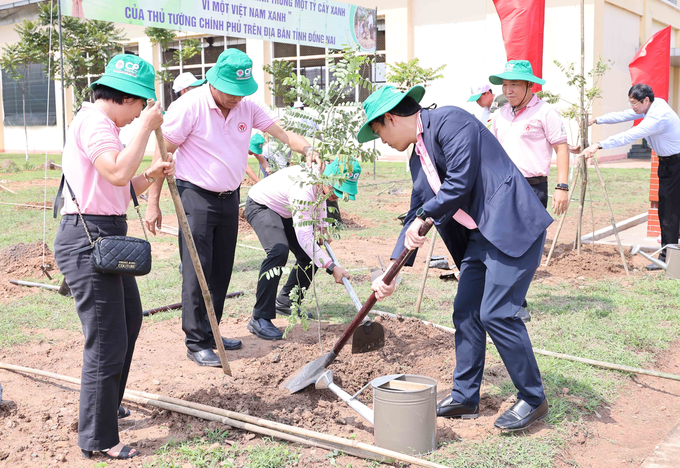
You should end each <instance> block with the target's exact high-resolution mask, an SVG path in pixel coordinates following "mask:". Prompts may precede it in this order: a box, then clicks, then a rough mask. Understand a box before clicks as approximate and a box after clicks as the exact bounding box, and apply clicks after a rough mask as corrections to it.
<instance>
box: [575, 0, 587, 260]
mask: <svg viewBox="0 0 680 468" xmlns="http://www.w3.org/2000/svg"><path fill="white" fill-rule="evenodd" d="M585 61H586V46H585V0H581V77H583V80H584V81H582V82H581V93H580V94H581V95H580V100H581V103H580V104H581V109H580V113H579V114H580V115H579V118H580V120H581V122H580V127H581V148H587V146H588V145H587V140H588V122H587V120H586V119H587V116H586V112H585V91H586V90H585V88H586V84H585V76H586V70H585V68H586V66H585V63H586V62H585ZM582 158H583V156H582ZM581 171H583V172H581V193H580V197H579V204H578V219H577V225H576V239H575V241H574V247H575V248H576V251H577V253H578V254H579V255H581V235H582V231H583V205H584V203H585V200H586V191H587V189H588V166H587V165H586V164H585V161H583V164H581Z"/></svg>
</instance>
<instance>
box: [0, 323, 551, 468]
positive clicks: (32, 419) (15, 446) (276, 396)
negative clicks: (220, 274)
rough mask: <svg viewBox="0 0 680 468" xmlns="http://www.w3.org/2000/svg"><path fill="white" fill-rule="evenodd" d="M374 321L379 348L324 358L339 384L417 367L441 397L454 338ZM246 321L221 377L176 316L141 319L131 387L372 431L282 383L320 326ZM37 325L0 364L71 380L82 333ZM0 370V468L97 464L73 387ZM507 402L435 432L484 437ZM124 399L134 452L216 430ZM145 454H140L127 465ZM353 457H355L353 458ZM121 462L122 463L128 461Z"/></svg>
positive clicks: (330, 428)
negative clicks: (35, 340) (80, 443)
mask: <svg viewBox="0 0 680 468" xmlns="http://www.w3.org/2000/svg"><path fill="white" fill-rule="evenodd" d="M378 320H379V321H380V322H381V323H382V324H383V326H384V327H385V330H386V345H385V347H384V348H383V349H381V350H379V351H377V352H373V353H367V354H359V355H352V354H351V353H350V352H349V347H347V348H346V349H345V350H343V352H342V353H341V354H340V356H339V357H338V359H337V360H336V361H335V362H334V363H333V364H332V366H331V368H332V369H333V371H334V377H335V382H336V383H337V384H338V385H340V386H341V387H342V388H343V389H344V390H346V391H347V392H349V393H354V392H356V391H357V390H359V389H360V388H361V387H362V386H363V385H364V384H366V383H368V382H369V381H370V380H372V379H373V378H376V377H379V376H383V375H387V374H393V373H415V374H420V375H428V376H431V377H433V378H435V379H437V380H438V382H439V384H438V398H443V397H445V396H446V395H447V394H448V392H449V391H450V376H451V372H452V370H453V366H454V365H455V358H454V343H453V336H452V335H451V334H449V333H446V332H443V331H441V330H438V329H436V328H433V327H431V326H426V325H424V324H423V323H422V322H420V321H419V320H415V319H405V320H400V319H383V318H379V319H378ZM246 323H247V322H246V319H233V318H230V319H227V320H226V321H225V322H223V324H222V326H221V329H222V330H223V333H224V334H225V336H230V337H237V338H239V339H241V340H243V342H244V346H243V348H242V349H241V350H239V351H234V352H229V353H228V354H229V358H230V359H231V362H230V366H231V368H232V372H233V375H234V377H226V376H224V375H223V374H222V373H221V372H220V371H219V370H216V369H209V368H201V367H198V366H196V365H195V364H193V363H191V362H190V361H189V360H188V359H187V358H186V357H185V356H184V353H185V348H184V346H183V340H182V332H181V324H180V320H179V319H172V320H171V321H169V322H164V323H155V324H145V325H144V326H143V328H142V333H141V335H140V338H139V341H138V345H137V349H136V352H135V358H134V360H133V365H132V371H131V375H130V380H129V383H128V387H129V388H132V389H136V390H144V391H148V392H152V393H158V394H163V395H170V396H174V397H178V398H184V399H187V400H190V401H196V402H200V403H204V404H208V405H212V406H217V407H221V408H227V409H230V410H233V411H238V412H242V413H247V414H250V415H254V416H259V417H263V418H267V419H271V420H274V421H279V422H282V423H285V424H292V425H296V426H300V427H304V428H307V429H313V430H316V431H320V432H327V433H331V434H335V435H338V436H342V437H349V438H352V439H354V438H356V440H359V441H362V442H367V443H373V428H372V427H371V426H370V425H369V424H367V423H365V422H364V421H363V420H362V419H361V418H360V417H359V416H358V415H357V414H356V413H355V412H354V411H353V410H351V409H349V407H347V406H345V405H344V404H342V403H341V402H339V401H338V399H337V398H336V397H335V395H334V394H332V393H331V392H330V391H316V390H314V389H313V388H308V389H306V390H304V391H302V392H300V393H297V394H294V395H290V394H289V392H288V391H287V390H285V389H282V388H281V387H282V384H283V383H284V382H285V381H286V380H287V379H288V378H289V377H291V376H292V375H294V374H295V373H296V372H297V371H298V370H299V368H300V367H301V366H302V365H303V364H304V363H307V362H309V361H311V360H313V359H315V358H317V357H319V356H320V350H319V345H318V342H317V330H318V328H317V326H316V323H314V324H312V326H311V327H310V330H309V331H307V332H303V331H302V329H301V327H296V328H295V329H294V330H293V332H292V333H291V334H290V335H289V337H288V338H287V339H286V340H285V341H283V342H274V343H272V342H267V341H263V340H259V339H257V338H255V337H254V336H253V335H251V334H249V333H248V332H247V331H246V328H245V325H246ZM275 323H277V325H279V326H281V325H283V324H284V321H283V320H281V319H277V320H276V322H275ZM342 329H343V326H339V325H331V324H327V323H322V330H321V336H322V340H323V343H324V352H328V351H329V350H330V348H331V347H332V346H333V344H334V342H335V341H336V340H337V337H338V336H339V334H340V333H341V331H342ZM35 333H41V334H42V335H43V336H44V337H45V339H44V340H43V341H41V342H40V343H39V344H38V345H30V346H17V347H14V348H12V349H6V350H4V351H2V352H0V360H2V362H8V363H16V364H20V365H23V366H26V367H33V368H39V369H46V370H49V371H51V372H55V373H59V374H62V375H68V376H72V377H79V375H78V374H79V369H80V366H81V359H82V358H81V352H82V347H83V339H82V336H81V335H80V334H79V333H73V332H66V331H47V330H39V331H38V330H36V331H35ZM432 349H437V357H433V354H432ZM488 366H489V369H488V372H487V380H486V382H492V383H494V384H497V383H498V381H499V380H505V379H507V374H506V373H505V371H504V369H503V366H502V364H500V363H494V361H493V359H490V361H489V363H488ZM0 376H1V377H0V379H1V381H2V384H3V387H4V392H5V396H4V398H5V401H4V402H3V403H2V406H0V418H1V419H0V421H1V422H2V424H0V437H1V438H2V440H3V444H2V447H0V460H4V461H0V466H39V465H40V466H44V465H45V464H48V463H49V464H52V463H55V462H54V460H60V462H57V463H58V464H59V466H68V467H76V466H92V463H93V462H83V461H82V460H81V459H80V454H79V452H78V450H77V448H76V446H75V444H76V441H77V433H76V428H77V413H78V393H77V391H76V390H75V386H73V385H70V384H65V383H60V382H55V381H52V380H50V379H43V378H38V377H30V376H25V375H21V374H15V373H11V372H7V371H0ZM482 392H483V393H484V387H483V389H482ZM360 400H361V401H363V402H365V403H370V400H371V398H370V391H367V392H365V393H364V394H362V396H361V397H360ZM510 400H512V398H511V399H510ZM510 400H509V401H507V402H504V401H502V400H500V399H499V398H494V397H488V396H487V397H483V399H482V404H481V413H482V416H481V417H480V418H479V419H477V420H476V421H474V422H467V423H462V422H460V421H448V420H439V421H438V431H439V438H440V440H441V441H442V442H451V441H455V440H458V439H461V438H462V439H469V438H482V437H484V436H485V434H486V433H487V432H489V431H492V430H493V421H494V420H495V418H496V417H498V415H499V412H500V411H504V410H505V409H506V408H507V407H508V406H509V405H510V404H511V401H510ZM129 406H130V407H131V409H132V417H131V418H128V419H126V420H123V421H121V422H120V428H121V431H122V436H121V437H122V440H123V441H124V442H126V443H131V444H133V445H134V446H136V447H138V448H140V449H141V450H142V452H143V455H144V456H145V457H146V456H150V454H151V453H152V452H153V450H155V449H157V448H158V447H159V446H160V445H162V444H163V443H165V442H167V441H168V440H169V439H170V438H174V439H178V438H179V439H185V438H189V437H195V436H200V435H201V434H202V431H203V429H204V428H207V427H209V428H215V427H219V426H218V425H217V424H216V423H208V422H205V421H201V420H198V419H196V418H193V417H190V416H186V415H181V414H177V413H169V412H165V411H161V412H159V411H154V410H153V409H150V408H142V407H137V406H135V405H129ZM545 430H549V428H548V426H547V425H545V424H543V423H540V424H536V425H535V427H534V428H532V430H531V431H530V434H536V433H539V432H541V431H545ZM251 438H252V436H250V435H248V434H246V433H245V432H241V431H238V430H234V431H233V433H232V434H231V436H230V439H232V440H234V441H240V442H242V443H249V441H250V440H251ZM257 442H258V441H257V440H255V441H253V442H252V443H257ZM302 452H303V454H304V455H303V463H302V465H301V466H319V467H321V466H328V465H327V464H328V460H322V461H314V460H313V459H314V458H315V456H314V454H313V453H312V450H310V449H308V448H304V449H302ZM315 452H317V453H318V452H319V450H318V449H317V450H316V451H315ZM321 458H323V457H321ZM348 460H349V459H348ZM95 461H96V460H95ZM143 461H144V459H143V458H141V459H140V458H137V459H136V460H135V462H134V463H132V465H134V466H137V465H139V463H140V462H143ZM3 463H4V465H3ZM353 463H355V464H356V460H355V461H353ZM118 465H121V466H126V465H125V464H124V462H121V463H117V466H118ZM343 466H344V465H343ZM355 466H356V465H355ZM359 466H361V465H359Z"/></svg>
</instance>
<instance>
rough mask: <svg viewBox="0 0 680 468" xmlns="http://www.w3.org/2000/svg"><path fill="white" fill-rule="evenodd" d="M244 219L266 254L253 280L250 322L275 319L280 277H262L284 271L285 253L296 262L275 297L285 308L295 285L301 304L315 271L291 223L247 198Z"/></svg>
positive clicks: (290, 220) (286, 256)
mask: <svg viewBox="0 0 680 468" xmlns="http://www.w3.org/2000/svg"><path fill="white" fill-rule="evenodd" d="M244 215H245V217H246V220H247V221H248V222H249V223H250V225H251V226H252V227H253V229H254V230H255V234H257V237H258V239H260V243H261V244H262V247H263V248H264V250H265V252H267V258H265V259H264V261H263V262H262V266H261V267H260V276H259V278H258V280H257V294H256V296H255V307H253V318H256V319H260V318H263V319H269V320H271V319H273V318H275V317H276V291H277V290H278V287H279V281H280V279H281V275H270V277H269V278H267V275H266V273H267V272H268V271H269V270H271V269H272V268H276V267H284V266H285V265H286V262H287V261H288V251H291V252H293V255H295V258H296V260H297V261H296V262H295V268H293V270H292V271H291V272H290V275H289V276H288V281H286V284H285V286H284V287H283V289H281V294H279V296H280V300H281V301H282V302H284V303H285V304H286V305H288V304H290V298H289V295H290V292H291V291H292V290H293V288H294V287H295V286H296V285H298V286H299V287H300V295H299V299H298V300H302V289H303V288H304V289H306V288H308V287H309V285H310V284H311V282H312V276H313V275H314V273H316V267H315V266H313V265H312V260H311V259H310V258H309V255H307V253H306V252H305V251H304V249H303V248H302V247H301V246H300V243H299V242H298V240H297V236H296V235H295V227H294V226H293V220H292V219H290V218H282V217H281V216H280V215H279V214H278V213H276V212H275V211H274V210H271V209H269V208H267V207H266V206H264V205H260V204H259V203H257V202H255V201H253V200H252V199H251V198H248V199H247V200H246V209H245V212H244Z"/></svg>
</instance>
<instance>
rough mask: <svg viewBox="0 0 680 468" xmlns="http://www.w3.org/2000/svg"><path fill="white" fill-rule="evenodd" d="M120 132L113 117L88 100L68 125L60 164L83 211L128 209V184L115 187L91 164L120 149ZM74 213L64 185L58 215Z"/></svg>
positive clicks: (108, 212) (120, 212) (120, 211)
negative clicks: (62, 204)
mask: <svg viewBox="0 0 680 468" xmlns="http://www.w3.org/2000/svg"><path fill="white" fill-rule="evenodd" d="M119 132H120V129H119V128H118V127H117V126H116V124H115V123H114V122H113V120H111V119H110V118H109V116H108V115H106V113H105V112H104V111H103V110H101V109H100V108H99V107H97V106H96V105H95V104H91V103H89V102H84V103H83V107H82V108H81V109H80V111H78V114H76V116H75V118H74V119H73V121H72V122H71V125H70V126H69V128H68V135H67V138H66V145H64V153H63V156H62V163H61V164H62V167H63V171H64V176H65V177H66V180H67V181H68V183H69V185H70V186H71V189H72V190H73V193H74V194H75V196H76V200H77V201H78V204H79V205H80V210H81V211H82V212H83V214H94V215H124V214H125V213H126V212H127V207H128V204H129V203H130V187H129V186H128V185H126V186H125V187H116V186H115V185H113V184H111V183H109V182H107V181H106V179H104V177H103V176H102V175H101V174H99V172H98V171H97V169H96V168H95V167H94V162H95V161H96V160H97V158H98V157H99V156H101V155H102V154H104V153H107V152H109V151H116V152H120V151H122V150H123V144H122V143H121V142H120V138H119V137H118V133H119ZM73 213H78V209H77V208H76V205H75V204H74V203H73V201H72V200H71V192H69V191H68V189H67V188H66V187H64V208H62V210H61V214H62V215H64V214H73Z"/></svg>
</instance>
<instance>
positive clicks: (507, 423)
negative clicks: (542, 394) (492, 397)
mask: <svg viewBox="0 0 680 468" xmlns="http://www.w3.org/2000/svg"><path fill="white" fill-rule="evenodd" d="M546 416H548V400H543V403H541V404H540V405H539V406H538V408H532V407H531V405H530V404H529V403H527V402H526V401H524V400H517V403H515V404H514V405H512V408H510V409H509V410H507V411H506V412H505V413H503V414H501V416H500V417H499V418H498V419H496V422H495V423H493V425H494V427H496V428H497V429H500V430H502V431H521V430H522V429H526V428H527V427H529V426H531V425H532V424H533V423H534V422H535V421H537V420H539V419H543V418H545V417H546Z"/></svg>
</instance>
